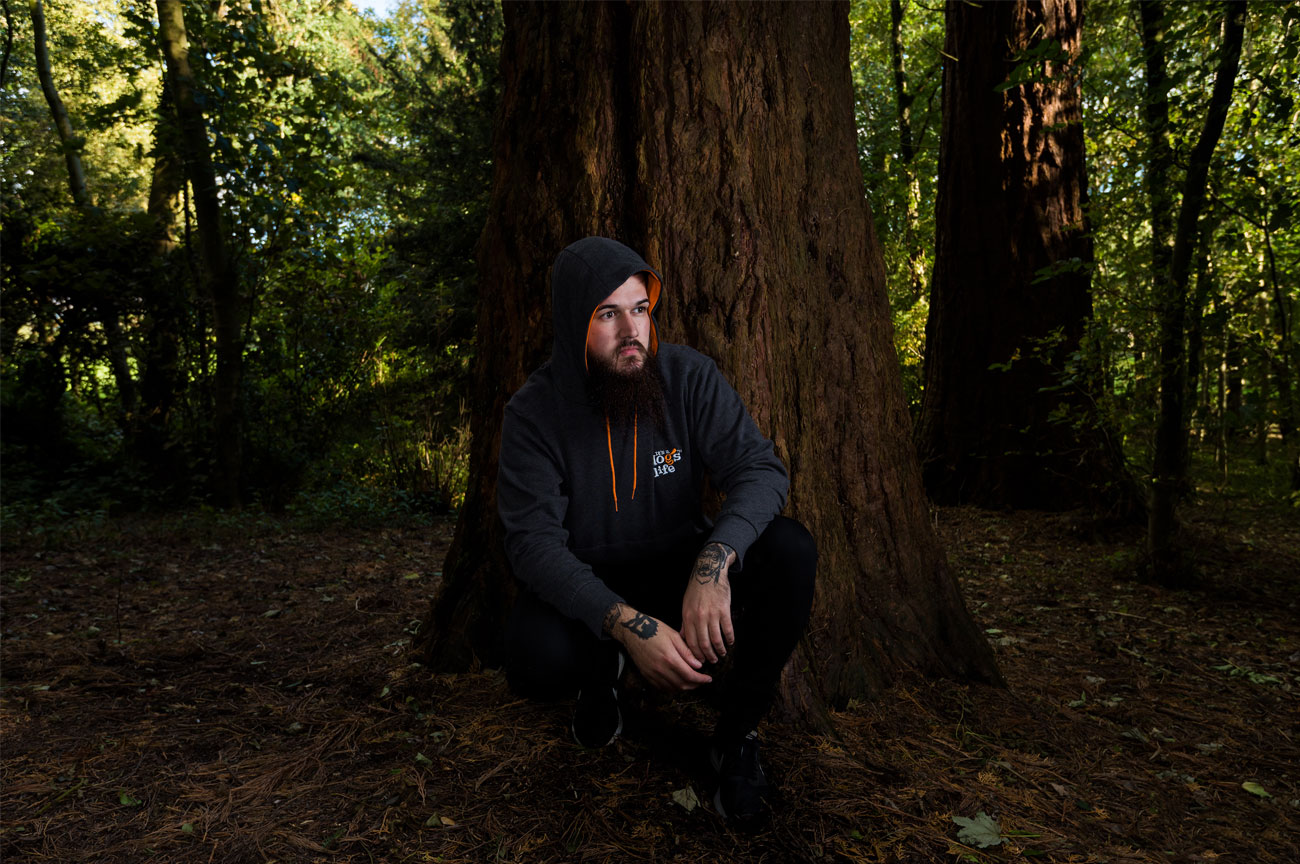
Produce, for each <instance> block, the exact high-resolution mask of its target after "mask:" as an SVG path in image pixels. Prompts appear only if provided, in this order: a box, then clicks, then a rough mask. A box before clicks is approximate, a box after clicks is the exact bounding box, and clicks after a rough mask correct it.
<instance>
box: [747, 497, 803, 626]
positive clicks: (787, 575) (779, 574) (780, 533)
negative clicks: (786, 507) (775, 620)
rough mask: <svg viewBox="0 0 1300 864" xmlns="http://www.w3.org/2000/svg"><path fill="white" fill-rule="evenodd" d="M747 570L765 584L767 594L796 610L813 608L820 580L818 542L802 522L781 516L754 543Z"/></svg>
mask: <svg viewBox="0 0 1300 864" xmlns="http://www.w3.org/2000/svg"><path fill="white" fill-rule="evenodd" d="M745 570H746V571H747V572H752V573H753V574H754V576H755V579H756V581H758V582H761V583H763V584H764V585H765V588H764V589H763V592H764V594H766V595H767V596H768V597H770V598H772V600H773V601H775V602H777V603H778V604H780V605H784V606H788V607H789V608H790V609H793V610H802V609H806V608H810V607H811V606H812V598H813V591H814V588H815V586H816V580H817V541H816V540H814V539H813V536H812V534H810V533H809V532H808V529H807V528H805V527H804V526H803V525H801V524H800V523H798V522H796V521H795V520H793V519H787V518H786V517H784V516H778V517H776V518H775V519H773V520H772V523H771V524H770V525H768V527H767V530H765V531H764V532H763V534H762V535H761V536H760V537H759V538H758V540H756V541H755V542H754V545H753V546H751V547H750V550H749V553H748V555H747V556H746V561H745Z"/></svg>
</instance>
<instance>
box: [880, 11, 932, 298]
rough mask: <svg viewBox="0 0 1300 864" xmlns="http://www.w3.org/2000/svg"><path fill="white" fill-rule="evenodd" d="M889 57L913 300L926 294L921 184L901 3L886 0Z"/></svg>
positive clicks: (904, 239) (908, 275) (908, 266)
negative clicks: (887, 6)
mask: <svg viewBox="0 0 1300 864" xmlns="http://www.w3.org/2000/svg"><path fill="white" fill-rule="evenodd" d="M889 57H890V61H891V63H892V64H893V69H894V104H895V107H896V108H897V110H898V155H899V162H901V163H902V166H903V174H904V179H905V180H906V181H907V209H906V211H905V213H904V222H903V245H904V246H906V247H907V279H908V282H909V284H910V285H911V291H912V299H914V300H919V299H920V298H921V297H923V296H924V295H925V289H926V284H925V251H924V250H923V249H922V248H921V238H920V231H919V230H918V223H919V222H920V219H921V215H920V208H921V183H920V179H919V178H918V177H917V176H916V165H915V160H916V146H915V144H914V143H913V140H912V102H913V101H914V100H915V99H916V96H915V94H913V93H910V92H908V89H907V70H906V68H905V67H904V64H903V3H902V0H889Z"/></svg>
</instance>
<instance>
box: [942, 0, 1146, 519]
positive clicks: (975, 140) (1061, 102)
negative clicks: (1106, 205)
mask: <svg viewBox="0 0 1300 864" xmlns="http://www.w3.org/2000/svg"><path fill="white" fill-rule="evenodd" d="M946 14H947V20H946V27H947V37H946V48H945V53H946V54H947V55H950V56H951V57H952V58H954V59H952V60H949V61H947V62H945V64H944V79H943V87H944V90H943V134H942V140H941V144H940V152H939V189H938V200H937V206H936V241H935V242H936V254H935V269H934V281H933V284H932V288H931V299H930V317H929V320H928V321H927V324H926V363H925V394H924V398H923V401H922V408H921V416H920V418H919V421H918V425H917V435H916V440H917V444H918V449H919V451H920V454H921V459H922V464H923V470H924V476H925V483H926V488H927V489H928V490H929V492H930V494H931V496H932V497H933V498H935V499H936V500H938V501H941V502H945V503H957V502H972V503H977V504H981V505H985V506H1012V507H1031V508H1044V509H1058V508H1066V507H1073V506H1079V505H1090V506H1093V507H1094V508H1099V509H1106V510H1110V509H1119V510H1121V511H1131V510H1132V509H1134V508H1135V507H1136V506H1137V502H1136V500H1135V499H1136V495H1135V494H1133V493H1132V491H1131V490H1132V487H1131V486H1130V485H1129V484H1128V483H1127V477H1126V474H1125V472H1124V470H1123V460H1122V459H1121V458H1120V457H1119V455H1118V449H1117V447H1116V446H1115V444H1114V443H1113V439H1112V438H1111V437H1110V436H1109V435H1107V434H1106V432H1105V430H1104V429H1102V428H1101V426H1100V425H1099V418H1097V417H1096V416H1095V413H1093V411H1092V403H1091V401H1090V400H1089V398H1088V396H1087V393H1086V390H1087V389H1088V387H1089V386H1091V385H1092V383H1093V381H1094V379H1097V378H1099V377H1100V376H1098V375H1094V374H1092V373H1091V372H1090V371H1089V370H1090V367H1091V364H1089V363H1087V362H1086V361H1083V360H1081V359H1079V358H1078V357H1075V358H1072V356H1071V355H1073V354H1075V352H1076V351H1077V350H1078V348H1079V345H1080V339H1081V337H1082V336H1083V333H1084V329H1085V327H1086V325H1087V322H1088V319H1089V318H1090V317H1091V315H1092V299H1091V293H1090V277H1089V272H1088V268H1089V265H1090V263H1091V261H1092V241H1091V239H1090V237H1089V234H1088V228H1087V222H1086V218H1085V215H1084V205H1085V197H1086V196H1085V192H1086V187H1087V178H1086V175H1085V171H1084V138H1083V127H1082V121H1081V110H1080V104H1081V103H1080V95H1079V86H1078V81H1077V77H1076V71H1075V69H1074V63H1075V62H1076V60H1077V57H1078V52H1079V32H1080V25H1081V11H1080V0H1045V2H1017V3H984V4H971V3H951V4H949V5H948V6H947V13H946ZM1051 40H1056V41H1058V42H1059V43H1060V46H1061V56H1059V57H1055V58H1054V59H1051V60H1046V61H1044V60H1039V61H1038V62H1036V63H1032V64H1027V65H1026V67H1022V68H1021V69H1020V70H1019V71H1020V72H1021V73H1022V74H1023V73H1024V72H1026V71H1028V72H1030V73H1032V74H1033V75H1034V77H1032V78H1031V79H1030V80H1028V81H1026V82H1025V83H1020V84H1016V85H1014V86H1011V85H1012V81H1011V80H1009V78H1010V77H1011V76H1012V75H1013V73H1014V72H1016V71H1017V67H1018V66H1020V64H1021V62H1022V61H1021V59H1020V58H1021V57H1022V56H1023V55H1024V54H1025V52H1027V51H1030V50H1032V49H1034V48H1035V47H1036V46H1040V45H1042V44H1045V43H1048V42H1050V41H1051ZM1071 363H1073V364H1074V365H1073V368H1072V369H1071V368H1070V364H1071Z"/></svg>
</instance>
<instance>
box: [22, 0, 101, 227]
mask: <svg viewBox="0 0 1300 864" xmlns="http://www.w3.org/2000/svg"><path fill="white" fill-rule="evenodd" d="M31 10H32V38H33V41H34V42H35V49H36V77H37V78H38V79H40V82H41V92H42V93H44V94H45V103H46V104H47V105H49V106H50V116H51V117H52V118H53V119H54V128H55V129H56V130H57V131H58V133H59V144H60V146H61V147H62V149H63V161H64V163H65V164H66V165H67V168H68V187H69V189H70V190H71V191H72V200H73V201H74V202H75V203H76V205H77V206H78V207H83V208H84V207H88V206H89V205H90V194H89V193H88V192H87V191H86V170H85V168H84V167H83V166H82V164H81V148H82V145H83V143H84V142H83V141H82V140H81V139H79V138H78V137H77V136H76V133H74V132H73V131H72V119H71V118H70V117H69V116H68V109H67V108H66V107H64V104H63V100H62V99H61V98H59V91H58V88H56V87H55V86H54V74H53V72H52V71H51V69H50V51H49V47H48V45H47V43H46V39H45V7H44V5H43V4H42V3H41V0H31Z"/></svg>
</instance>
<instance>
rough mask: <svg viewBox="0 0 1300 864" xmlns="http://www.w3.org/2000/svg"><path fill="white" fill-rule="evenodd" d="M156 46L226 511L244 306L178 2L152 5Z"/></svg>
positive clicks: (235, 499)
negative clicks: (174, 138)
mask: <svg viewBox="0 0 1300 864" xmlns="http://www.w3.org/2000/svg"><path fill="white" fill-rule="evenodd" d="M158 40H159V43H160V45H161V46H162V53H163V57H164V59H165V60H166V63H167V83H168V85H169V86H170V88H171V95H172V99H173V101H174V102H175V105H176V114H177V118H178V124H177V125H178V127H179V129H180V141H181V148H182V152H183V153H184V155H185V174H186V176H187V177H188V178H189V182H190V187H191V189H192V190H193V193H194V216H195V220H196V221H197V223H198V231H199V248H200V255H201V260H202V262H203V281H204V285H205V288H206V293H207V295H208V297H209V298H210V299H211V301H212V311H213V332H214V335H215V336H216V343H217V373H216V381H215V388H214V389H215V392H216V398H215V404H214V410H213V414H214V416H213V436H214V438H213V440H214V449H215V457H216V458H215V459H214V462H215V465H214V471H213V492H214V493H215V494H216V496H217V498H218V500H219V501H220V502H221V503H222V504H223V505H225V506H227V507H237V506H239V490H240V472H241V465H242V458H241V455H242V445H243V418H242V412H241V410H240V400H239V388H240V379H241V378H242V376H243V365H244V337H243V320H244V306H245V302H244V299H243V297H242V296H241V295H240V292H239V285H238V281H237V277H236V274H235V269H234V267H233V266H232V265H231V261H230V256H229V254H228V252H227V249H226V229H225V225H224V224H223V220H222V217H221V202H220V200H219V197H218V194H217V193H218V189H217V180H216V172H215V171H214V170H213V167H212V155H211V152H210V151H209V149H208V133H207V128H206V125H205V123H204V119H203V112H202V110H201V109H200V108H199V103H198V100H197V99H196V97H195V93H194V75H193V72H192V71H191V69H190V60H189V42H188V37H187V36H186V32H185V19H184V17H183V16H182V14H181V2H180V0H158Z"/></svg>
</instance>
